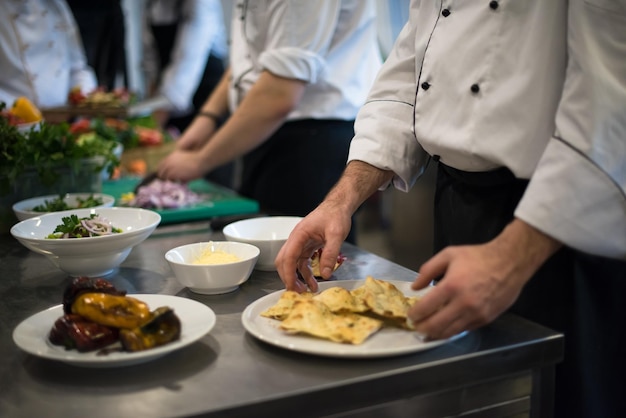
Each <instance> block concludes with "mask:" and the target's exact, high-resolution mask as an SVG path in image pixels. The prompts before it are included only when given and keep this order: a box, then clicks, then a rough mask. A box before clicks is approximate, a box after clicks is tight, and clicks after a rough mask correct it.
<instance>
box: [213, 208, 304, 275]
mask: <svg viewBox="0 0 626 418" xmlns="http://www.w3.org/2000/svg"><path fill="white" fill-rule="evenodd" d="M301 220H302V218H301V217H298V216H265V217H260V218H252V219H245V220H243V221H237V222H233V223H231V224H228V225H226V226H225V227H224V229H223V230H222V232H223V233H224V236H225V237H226V239H227V240H228V241H237V242H245V243H247V244H252V245H254V246H256V247H258V248H259V250H261V254H260V255H259V261H257V263H256V267H255V268H256V269H257V270H263V271H275V270H276V266H275V265H274V260H275V259H276V256H277V255H278V252H279V251H280V249H281V248H282V247H283V244H285V242H286V241H287V238H289V234H291V231H292V230H293V228H294V227H295V226H296V225H297V224H298V222H300V221H301Z"/></svg>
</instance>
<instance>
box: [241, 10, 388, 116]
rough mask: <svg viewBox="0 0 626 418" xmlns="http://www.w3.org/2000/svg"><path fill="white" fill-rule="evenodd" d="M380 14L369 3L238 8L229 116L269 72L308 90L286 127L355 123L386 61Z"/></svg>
mask: <svg viewBox="0 0 626 418" xmlns="http://www.w3.org/2000/svg"><path fill="white" fill-rule="evenodd" d="M375 11H376V8H375V5H374V3H373V2H372V1H369V0H366V1H363V0H316V1H310V0H252V1H248V0H240V1H237V2H236V4H235V5H234V9H233V14H232V24H231V42H232V43H231V49H230V56H229V57H230V68H231V71H232V76H233V77H232V82H231V85H230V90H229V104H230V107H231V111H234V110H235V109H236V108H237V106H238V104H239V103H240V101H241V100H242V99H243V97H244V96H245V94H246V93H247V92H248V91H249V90H250V88H251V87H252V86H253V85H254V83H255V81H256V80H257V79H258V78H259V76H260V74H261V72H262V71H264V70H267V71H269V72H271V73H272V74H274V75H277V76H281V77H286V78H291V79H298V80H302V81H305V82H306V83H307V86H306V89H305V91H304V95H303V97H302V99H301V100H300V103H299V104H298V105H297V106H296V108H295V109H294V110H293V111H292V112H291V113H290V114H289V115H288V117H287V120H295V119H306V118H312V119H339V120H352V119H354V118H355V117H356V114H357V112H358V109H359V108H360V106H362V105H363V103H364V102H365V98H366V96H367V92H368V90H369V88H370V87H371V85H372V83H373V81H374V78H375V76H376V73H377V72H378V70H379V69H380V65H381V61H382V59H381V55H380V51H379V48H378V42H377V30H376V13H375Z"/></svg>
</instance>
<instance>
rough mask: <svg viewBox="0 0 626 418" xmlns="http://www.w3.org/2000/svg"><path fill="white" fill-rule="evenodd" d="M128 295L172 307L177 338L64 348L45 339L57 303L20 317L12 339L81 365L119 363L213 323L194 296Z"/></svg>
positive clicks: (160, 350) (189, 337) (198, 333)
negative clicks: (120, 346) (103, 348)
mask: <svg viewBox="0 0 626 418" xmlns="http://www.w3.org/2000/svg"><path fill="white" fill-rule="evenodd" d="M128 296H132V297H134V298H137V299H139V300H141V301H144V302H145V303H147V304H148V306H149V307H150V309H152V310H154V309H156V308H158V307H160V306H169V307H170V308H172V309H173V310H174V312H175V313H176V315H177V316H178V318H179V319H180V322H181V327H182V330H181V335H180V339H178V340H177V341H174V342H171V343H169V344H165V345H162V346H160V347H156V348H153V349H150V350H145V351H137V352H122V351H111V352H109V353H108V354H104V355H103V354H98V351H99V350H96V351H90V352H87V353H80V352H78V351H76V350H66V349H65V348H63V347H62V346H58V345H53V344H52V343H50V342H49V341H48V333H49V332H50V329H51V328H52V326H53V324H54V322H55V321H56V320H57V319H58V318H59V317H61V316H62V315H63V306H62V305H57V306H53V307H51V308H48V309H46V310H44V311H41V312H39V313H37V314H35V315H32V316H31V317H29V318H27V319H25V320H24V321H22V322H21V323H20V324H19V325H18V326H17V327H16V328H15V330H14V331H13V341H15V344H17V346H18V347H19V348H21V349H22V350H24V351H25V352H27V353H29V354H32V355H34V356H37V357H42V358H46V359H50V360H57V361H61V362H64V363H68V364H72V365H74V366H82V367H119V366H130V365H133V364H139V363H144V362H147V361H150V360H154V359H156V358H158V357H161V356H164V355H166V354H168V353H171V352H172V351H175V350H178V349H180V348H183V347H185V346H187V345H189V344H191V343H193V342H195V341H197V340H199V339H200V338H202V337H203V336H204V335H206V334H208V333H209V332H210V331H211V329H213V327H214V326H215V322H216V316H215V313H214V312H213V310H212V309H211V308H209V307H208V306H206V305H204V304H202V303H200V302H197V301H195V300H191V299H186V298H181V297H178V296H171V295H152V294H150V295H148V294H145V295H144V294H140V295H134V294H133V295H130V294H129V295H128Z"/></svg>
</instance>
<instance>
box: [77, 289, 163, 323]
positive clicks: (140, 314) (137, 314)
mask: <svg viewBox="0 0 626 418" xmlns="http://www.w3.org/2000/svg"><path fill="white" fill-rule="evenodd" d="M72 313H75V314H77V315H80V316H82V317H84V318H86V319H88V320H90V321H93V322H96V323H98V324H102V325H106V326H110V327H115V328H136V327H138V326H141V325H142V324H144V323H146V321H148V320H150V318H151V313H150V308H149V307H148V305H146V304H145V303H144V302H142V301H140V300H138V299H135V298H131V297H128V296H115V295H107V294H105V293H83V294H82V295H80V296H78V297H77V298H76V299H75V300H74V303H73V304H72Z"/></svg>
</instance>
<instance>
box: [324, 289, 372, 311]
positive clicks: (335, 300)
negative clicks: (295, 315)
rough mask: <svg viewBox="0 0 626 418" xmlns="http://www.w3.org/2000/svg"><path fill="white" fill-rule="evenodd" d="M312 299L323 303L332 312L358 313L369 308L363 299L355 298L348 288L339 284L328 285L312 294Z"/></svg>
mask: <svg viewBox="0 0 626 418" xmlns="http://www.w3.org/2000/svg"><path fill="white" fill-rule="evenodd" d="M313 299H315V300H318V301H320V302H322V303H324V304H325V305H326V306H328V308H329V309H330V310H331V311H332V312H334V313H344V312H353V313H359V312H365V311H367V310H368V309H369V308H368V307H367V305H366V304H365V303H364V302H363V300H361V299H358V298H355V297H354V295H352V293H351V292H350V291H349V290H348V289H345V288H343V287H339V286H334V287H329V288H328V289H326V290H324V291H323V292H321V293H318V294H317V295H315V296H313Z"/></svg>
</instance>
